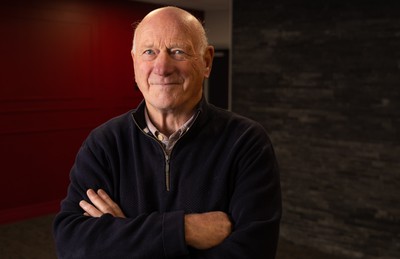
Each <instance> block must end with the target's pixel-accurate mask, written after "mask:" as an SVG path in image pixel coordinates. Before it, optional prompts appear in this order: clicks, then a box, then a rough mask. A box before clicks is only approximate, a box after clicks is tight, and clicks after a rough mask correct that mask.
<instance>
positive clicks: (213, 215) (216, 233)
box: [185, 211, 232, 249]
mask: <svg viewBox="0 0 400 259" xmlns="http://www.w3.org/2000/svg"><path fill="white" fill-rule="evenodd" d="M231 233H232V223H231V221H230V220H229V217H228V215H227V214H226V213H224V212H222V211H211V212H206V213H199V214H186V215H185V239H186V244H187V245H189V246H191V247H194V248H197V249H209V248H212V247H214V246H217V245H219V244H220V243H222V241H224V240H225V238H227V237H228V236H229V235H230V234H231Z"/></svg>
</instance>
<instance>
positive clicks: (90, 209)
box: [79, 200, 103, 218]
mask: <svg viewBox="0 0 400 259" xmlns="http://www.w3.org/2000/svg"><path fill="white" fill-rule="evenodd" d="M79 206H80V207H81V208H82V209H83V210H84V211H85V212H84V213H83V214H84V215H85V216H92V217H97V218H98V217H101V216H102V215H103V213H102V212H101V211H99V210H98V209H97V208H96V207H95V206H93V205H92V204H90V203H88V202H87V201H85V200H82V201H80V202H79Z"/></svg>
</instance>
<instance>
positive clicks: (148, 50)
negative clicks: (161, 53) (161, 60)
mask: <svg viewBox="0 0 400 259" xmlns="http://www.w3.org/2000/svg"><path fill="white" fill-rule="evenodd" d="M143 54H144V55H154V54H155V52H154V50H151V49H146V50H145V51H144V52H143Z"/></svg>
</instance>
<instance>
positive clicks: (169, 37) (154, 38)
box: [136, 28, 195, 47]
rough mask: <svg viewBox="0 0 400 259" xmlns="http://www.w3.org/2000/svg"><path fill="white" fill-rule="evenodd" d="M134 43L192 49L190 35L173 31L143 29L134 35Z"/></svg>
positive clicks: (192, 43)
mask: <svg viewBox="0 0 400 259" xmlns="http://www.w3.org/2000/svg"><path fill="white" fill-rule="evenodd" d="M136 43H137V44H138V45H142V46H143V45H144V46H154V45H168V46H176V47H193V45H194V44H195V43H194V42H193V40H192V37H191V35H189V34H184V33H179V32H178V31H176V30H175V31H174V30H168V29H167V30H164V31H163V30H158V29H156V30H154V29H146V28H143V30H141V31H140V32H139V33H138V34H136Z"/></svg>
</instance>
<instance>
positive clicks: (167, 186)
mask: <svg viewBox="0 0 400 259" xmlns="http://www.w3.org/2000/svg"><path fill="white" fill-rule="evenodd" d="M199 113H200V112H197V114H196V117H195V118H194V121H196V120H197V117H198V116H199ZM132 117H133V116H132ZM133 121H134V122H135V124H136V126H137V127H138V128H139V129H140V131H142V133H143V134H144V135H146V136H147V137H149V138H151V139H153V140H155V141H156V142H157V144H158V145H159V146H160V148H161V150H162V152H163V153H164V159H165V172H164V173H165V189H166V191H167V192H169V191H170V190H171V172H170V155H168V154H167V153H166V152H165V150H164V147H163V146H162V144H161V143H160V142H158V140H157V139H156V138H155V137H154V136H151V135H149V134H147V133H146V132H145V131H144V130H143V129H142V128H141V127H140V126H139V125H138V124H137V122H136V120H135V118H133ZM186 132H187V131H185V132H184V133H183V134H182V136H181V137H183V135H185V134H186ZM179 140H180V139H178V141H177V142H176V143H175V145H176V144H177V143H178V142H179ZM173 149H174V148H172V150H171V152H170V154H172V151H173Z"/></svg>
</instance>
